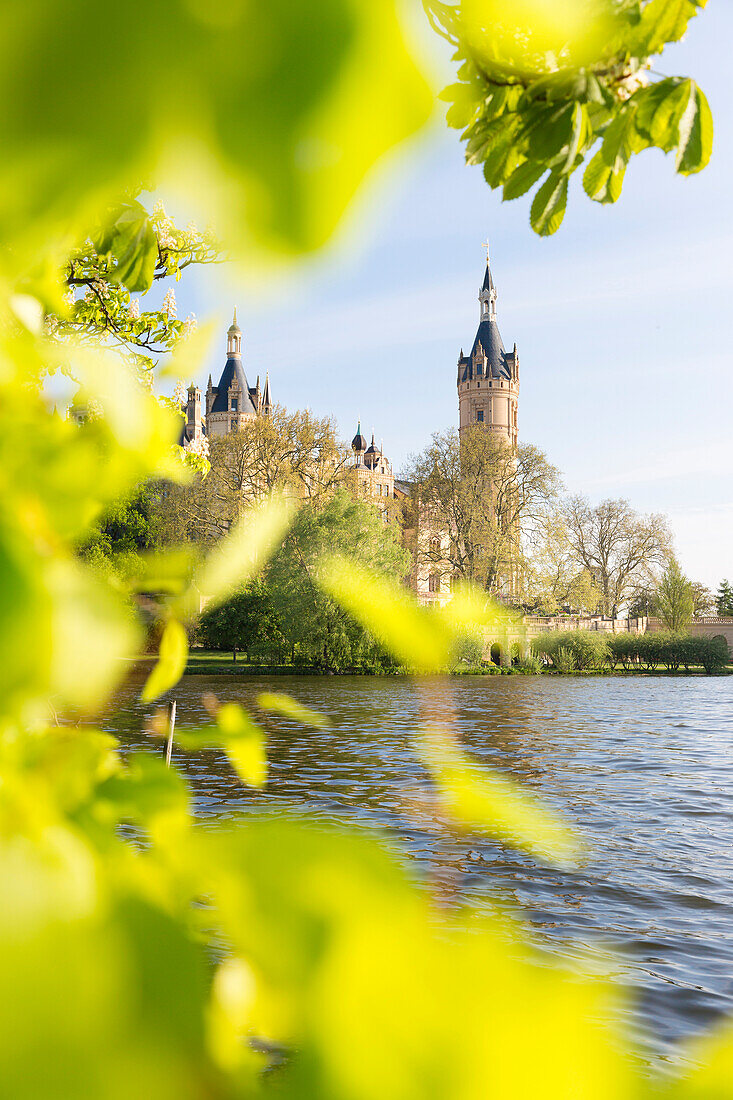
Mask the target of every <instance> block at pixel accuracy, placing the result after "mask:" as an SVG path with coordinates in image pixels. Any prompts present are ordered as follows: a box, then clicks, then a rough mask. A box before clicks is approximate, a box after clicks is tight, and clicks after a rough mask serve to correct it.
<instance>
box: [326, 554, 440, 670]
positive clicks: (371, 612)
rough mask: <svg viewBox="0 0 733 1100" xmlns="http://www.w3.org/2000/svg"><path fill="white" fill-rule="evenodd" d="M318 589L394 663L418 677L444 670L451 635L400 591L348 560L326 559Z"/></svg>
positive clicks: (335, 557)
mask: <svg viewBox="0 0 733 1100" xmlns="http://www.w3.org/2000/svg"><path fill="white" fill-rule="evenodd" d="M318 583H319V584H320V585H321V587H322V588H323V589H324V590H325V591H326V592H328V594H329V595H330V596H332V597H333V598H334V599H335V600H336V601H337V602H338V603H340V604H341V606H342V607H344V608H345V609H346V610H347V611H348V612H349V613H350V614H351V615H353V616H354V618H355V619H356V620H357V621H358V622H360V623H361V624H362V626H364V627H365V628H366V629H367V630H368V631H370V632H371V633H372V634H373V635H374V637H376V638H379V640H380V641H381V642H382V644H383V645H384V646H385V647H386V648H387V649H388V650H389V651H390V652H391V653H392V654H394V656H395V657H397V658H398V659H399V660H401V661H404V663H405V664H406V665H409V666H410V667H413V668H415V669H417V670H418V671H420V672H438V671H440V670H441V669H443V668H445V667H446V664H447V662H448V657H449V653H450V635H449V634H448V632H447V631H446V630H445V629H444V628H441V625H440V623H439V622H438V620H437V619H433V618H431V617H430V616H429V615H428V614H427V612H426V611H424V610H423V609H422V608H420V607H418V606H417V604H416V603H415V600H414V599H413V597H412V596H411V595H410V594H409V593H408V592H406V591H405V589H404V588H403V587H402V586H401V585H399V584H396V583H394V582H392V581H388V580H386V579H384V578H382V577H379V576H375V574H373V573H372V572H370V571H369V570H368V569H365V568H364V567H363V566H361V565H357V564H356V563H355V562H353V561H349V560H348V559H347V558H344V557H338V556H333V557H331V558H326V559H325V560H324V561H323V563H322V566H321V569H320V570H319V576H318Z"/></svg>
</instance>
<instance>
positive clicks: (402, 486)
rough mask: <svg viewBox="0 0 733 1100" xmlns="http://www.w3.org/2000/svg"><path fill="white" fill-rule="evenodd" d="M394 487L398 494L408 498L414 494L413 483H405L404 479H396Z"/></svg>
mask: <svg viewBox="0 0 733 1100" xmlns="http://www.w3.org/2000/svg"><path fill="white" fill-rule="evenodd" d="M394 487H395V489H396V490H397V492H398V493H403V494H404V495H405V496H406V497H409V496H410V495H411V493H412V482H411V481H403V480H402V478H399V477H396V478H395V479H394Z"/></svg>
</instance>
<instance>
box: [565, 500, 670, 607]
mask: <svg viewBox="0 0 733 1100" xmlns="http://www.w3.org/2000/svg"><path fill="white" fill-rule="evenodd" d="M564 514H565V520H566V523H567V526H568V531H569V533H570V540H571V545H572V549H573V554H574V555H575V558H576V560H577V562H578V564H579V565H580V566H582V567H583V568H584V569H587V570H588V572H589V573H590V575H591V577H592V580H593V583H594V585H595V586H596V588H597V589H598V591H599V592H600V594H601V607H602V610H603V612H604V614H606V615H611V616H613V617H614V618H615V617H616V616H617V615H618V613H619V610H620V609H621V608H622V607H624V606H626V605H627V604H628V602H629V600H630V599H631V597H632V595H633V593H634V591H635V589H637V588H638V587H639V586H640V585H643V584H644V583H648V582H649V581H650V580H656V578H657V576H658V574H659V570H660V568H662V567H664V565H665V564H666V562H667V561H668V560H669V557H670V552H671V547H672V535H671V532H670V530H669V526H668V524H667V520H666V518H665V517H664V516H661V515H649V516H642V515H639V514H638V513H637V512H635V511H634V510H633V508H632V507H631V505H630V504H629V502H628V501H627V500H604V501H602V502H601V503H600V504H598V505H596V506H595V507H594V506H593V505H591V503H590V502H589V501H588V500H587V498H586V497H582V496H575V497H570V498H569V499H568V501H567V502H566V504H565V507H564Z"/></svg>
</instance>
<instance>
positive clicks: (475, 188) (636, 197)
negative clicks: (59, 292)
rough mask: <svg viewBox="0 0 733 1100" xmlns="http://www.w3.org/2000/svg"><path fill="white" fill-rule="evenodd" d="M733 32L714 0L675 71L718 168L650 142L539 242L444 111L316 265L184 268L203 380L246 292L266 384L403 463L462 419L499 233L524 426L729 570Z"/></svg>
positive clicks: (249, 341) (387, 170)
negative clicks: (696, 98) (205, 352)
mask: <svg viewBox="0 0 733 1100" xmlns="http://www.w3.org/2000/svg"><path fill="white" fill-rule="evenodd" d="M427 41H428V43H429V47H428V48H430V49H431V50H433V52H434V53H435V56H436V68H437V69H438V70H439V72H440V70H441V69H442V72H443V74H444V77H445V80H444V83H447V82H450V80H451V73H450V68H449V66H448V65H447V59H446V58H444V57H442V56H441V55H440V47H439V45H438V43H437V40H436V43H435V44H434V43H432V40H431V39H427ZM731 41H733V5H730V4H729V3H727V2H726V0H711V2H710V6H709V8H708V9H707V10H706V11H705V12H703V14H702V15H701V16H700V17H699V18H698V19H696V20H694V21H693V24H692V25H691V28H690V32H689V35H688V39H687V41H685V42H684V43H682V44H680V45H679V46H676V47H675V48H674V49H673V50H669V51H668V53H667V54H666V55H665V58H664V63H663V65H660V66H659V67H660V68H661V69H662V70H663V72H664V73H665V74H669V75H673V74H676V73H681V74H685V75H691V76H694V77H695V78H696V79H698V81H699V83H700V84H701V86H702V87H703V89H704V90H705V92H706V93H707V95H708V98H709V99H710V103H711V106H712V109H713V114H714V116H715V124H716V141H715V153H714V156H713V160H712V162H711V164H710V166H709V168H708V169H707V170H706V171H705V172H703V173H702V174H700V175H698V176H694V177H690V178H687V179H684V178H682V177H678V176H677V175H676V174H675V172H674V165H673V161H672V159H671V157H667V158H665V157H664V156H663V155H662V154H661V153H659V152H657V151H648V152H646V153H644V154H642V155H641V156H639V157H637V158H635V159H634V161H633V162H632V164H631V166H630V169H629V172H628V174H627V179H626V184H625V187H624V194H623V196H622V198H621V200H620V202H619V203H618V204H616V206H613V207H600V206H598V205H596V204H594V203H591V202H590V201H589V200H588V199H587V198H586V197H585V196H584V195H583V194H582V193H581V192H580V181H579V179H578V180H577V182H576V187H575V193H574V194H573V195H572V196H571V201H570V204H569V209H568V213H567V215H566V218H565V222H564V224H563V226H562V227H561V229H560V231H559V232H558V233H557V234H556V235H555V236H554V237H551V238H549V239H546V240H540V239H539V238H538V237H536V236H535V235H534V234H533V233H532V232H531V230H530V229H529V224H528V207H527V203H526V201H525V200H521V199H520V200H518V201H517V202H514V203H508V204H502V203H501V202H500V201H499V198H498V196H497V195H495V194H493V193H492V192H490V191H489V190H488V188H487V187H486V185H485V183H484V181H483V177H482V175H481V172H480V170H479V169H476V168H467V167H466V166H465V165H464V163H463V154H462V149H461V145H460V142H459V138H458V133H457V132H456V131H452V130H448V129H447V127H446V126H445V123H444V121H443V120H442V118H441V117H439V118H437V120H436V122H435V124H434V125H433V126H432V127H431V128H430V129H429V130H427V131H425V132H424V133H423V135H421V136H420V137H419V138H418V139H416V140H415V141H413V142H411V143H409V144H408V145H406V146H403V147H402V148H401V149H400V150H399V151H398V152H397V153H396V154H395V155H393V156H392V157H391V158H390V160H389V162H388V163H387V164H386V165H384V166H383V167H382V168H380V170H379V172H378V173H377V174H376V179H375V181H374V182H373V183H372V185H371V187H369V188H368V189H367V191H366V193H365V195H364V196H362V197H361V199H360V200H359V202H358V203H357V204H356V206H355V208H354V210H353V212H352V214H351V217H350V218H349V220H348V223H347V225H346V226H345V229H344V232H343V233H342V235H341V238H340V239H339V241H337V242H336V243H335V245H334V247H333V248H332V249H331V250H330V251H329V252H328V253H327V254H326V255H325V256H321V257H319V258H318V260H317V261H310V262H308V263H304V264H300V265H298V266H297V267H296V268H294V269H291V270H289V271H288V272H287V273H285V274H283V275H281V276H279V277H278V278H277V279H276V280H274V281H270V282H269V283H268V284H267V286H263V287H258V288H257V289H256V290H254V291H253V289H252V286H251V285H250V284H248V283H246V282H245V281H244V279H243V277H242V275H241V273H240V272H238V271H237V269H236V268H235V267H234V266H233V265H231V266H230V265H226V266H225V267H218V268H216V269H215V270H214V271H206V272H204V273H195V274H193V275H189V273H187V275H186V277H185V278H184V280H183V281H182V282H181V284H180V285H179V287H177V294H178V301H179V316H181V317H183V316H185V315H186V313H187V312H189V311H193V312H195V313H196V315H197V317H198V318H199V320H200V321H201V320H206V319H212V320H214V321H215V322H216V323H217V325H218V326H220V329H221V337H220V339H219V340H218V342H217V343H216V346H214V347H212V350H211V353H210V355H209V357H208V360H207V362H206V363H205V364H203V365H202V369H201V372H200V374H199V375H198V377H197V379H196V380H197V381H198V382H199V383H200V384H202V385H205V382H206V378H207V376H208V373H209V371H210V370H211V372H212V373H213V375H214V381H215V382H216V379H217V376H218V373H220V372H221V368H222V366H223V361H224V355H223V351H224V346H225V345H224V340H225V337H224V333H225V330H226V327H227V326H228V324H229V323H230V319H231V313H232V308H233V306H234V305H236V306H237V307H238V315H239V321H240V325H241V327H242V329H243V333H244V339H243V345H244V358H245V370H246V372H247V376H248V379H249V381H250V385H253V384H254V381H255V377H256V375H257V374H260V375H261V376H262V377H263V378H264V374H265V371H266V370H267V369H269V371H270V379H271V384H272V388H273V395H274V398H275V400H276V401H278V402H281V403H282V404H284V405H286V406H287V407H289V408H293V409H294V408H298V407H303V406H309V407H310V408H312V409H313V410H314V412H316V413H318V414H319V415H326V414H329V415H333V416H334V417H335V418H336V419H337V421H338V424H339V427H340V430H341V432H342V434H343V435H344V436H345V437H347V438H350V437H351V435H353V432H354V430H355V427H356V419H357V416H360V417H361V420H362V427H363V428H364V429H365V430H366V431H371V428H372V426H373V427H374V429H375V432H376V434H377V438H378V439H379V438H383V439H384V447H385V451H386V452H387V454H388V455H389V457H390V458H391V459H392V461H393V462H394V465H395V468H396V469H399V467H400V466H401V465H402V463H403V462H404V461H405V459H406V458H407V456H408V455H409V454H410V453H413V452H416V451H418V450H420V449H422V448H423V447H424V446H425V445H426V443H427V442H428V441H429V438H430V435H431V433H432V432H434V431H438V430H442V429H445V428H447V427H449V426H451V425H455V424H456V422H457V415H458V406H457V397H456V359H457V356H458V353H459V350H460V348H461V346H464V347H467V346H470V344H471V343H472V340H473V336H474V334H475V330H476V326H477V324H478V302H477V294H478V288H479V285H480V283H481V279H482V277H483V252H482V248H481V242H482V241H483V240H485V238H486V236H487V235H488V236H489V238H490V241H491V255H492V269H493V272H494V277H495V280H496V283H497V287H498V292H499V299H498V308H497V313H498V320H499V326H500V329H501V333H502V336H503V339H504V344H505V346H507V347H511V345H512V344H513V342H514V341H515V340H516V342H517V345H518V349H519V355H520V378H521V393H520V405H519V428H520V437H521V439H522V440H524V441H526V442H532V443H535V444H536V445H537V446H539V447H541V448H542V449H543V450H544V451H546V452H547V455H548V457H549V458H550V460H551V461H552V462H554V463H555V464H556V465H557V466H558V467H559V468H560V469H561V471H562V473H563V476H564V479H565V484H566V487H567V489H568V490H569V491H572V492H582V493H586V494H588V495H589V496H590V497H591V498H592V499H593V500H600V499H602V498H604V497H609V496H613V497H616V496H624V497H627V498H628V499H629V500H630V501H631V503H632V505H633V506H634V507H635V508H637V509H638V510H639V511H643V512H664V513H666V514H667V515H668V517H669V519H670V521H671V524H672V528H673V530H674V533H675V537H676V543H677V548H678V552H679V557H680V560H681V562H682V565H683V568H684V569H685V570H686V571H687V572H688V573H689V574H690V575H691V576H692V577H693V578H694V579H699V580H703V581H705V582H706V583H708V584H711V585H715V586H717V584H718V582H719V580H720V578H721V577H722V576H724V575H725V576H730V577H731V579H733V479H732V476H731V475H732V474H733V373H732V371H731V352H730V347H731V332H730V329H731V318H732V316H733V308H732V306H731V290H732V287H731V259H730V257H731V253H732V252H733V220H732V219H731V213H730V210H731V181H732V180H733V156H732V154H731V131H732V128H733V100H732V97H731V79H730V70H731V63H730V60H729V43H730V42H731ZM436 51H437V52H436ZM438 80H439V81H440V76H439V77H438ZM217 228H218V230H219V232H220V235H221V236H222V237H223V238H224V239H225V238H226V233H225V230H224V229H223V228H222V227H217Z"/></svg>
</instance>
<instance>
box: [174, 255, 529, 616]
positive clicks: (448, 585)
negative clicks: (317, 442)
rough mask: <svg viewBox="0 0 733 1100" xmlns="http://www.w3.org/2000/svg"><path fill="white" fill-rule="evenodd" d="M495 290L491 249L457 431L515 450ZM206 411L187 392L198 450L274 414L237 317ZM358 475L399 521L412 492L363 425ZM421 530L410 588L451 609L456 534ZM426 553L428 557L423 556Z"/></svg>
mask: <svg viewBox="0 0 733 1100" xmlns="http://www.w3.org/2000/svg"><path fill="white" fill-rule="evenodd" d="M496 299H497V292H496V286H495V283H494V278H493V275H492V272H491V265H490V262H489V256H488V250H487V256H486V269H485V272H484V278H483V283H482V284H481V287H480V288H479V293H478V301H479V324H478V329H477V330H476V335H475V337H474V340H473V344H472V345H471V351H470V353H469V354H468V355H464V353H463V349H461V353H460V355H459V357H458V378H457V390H458V425H459V431H460V432H461V433H463V432H465V431H466V429H467V428H468V427H469V426H470V425H475V424H480V425H482V426H483V427H484V428H485V430H486V431H488V432H491V433H492V434H494V435H495V436H496V437H497V438H498V439H499V440H501V441H502V442H504V443H506V444H507V445H508V446H510V447H516V446H517V444H518V439H519V428H518V410H519V355H518V352H517V345H516V344H514V346H513V349H512V351H510V352H507V351H506V350H505V348H504V344H503V341H502V338H501V333H500V332H499V326H498V323H497V319H496ZM205 399H206V400H205V407H203V406H202V394H201V390H200V389H199V388H198V387H197V386H194V385H191V386H189V388H188V395H187V402H186V405H185V406H184V407H183V411H184V412H185V417H186V423H185V427H184V429H183V433H182V439H181V443H182V444H184V445H186V444H188V445H189V446H198V445H200V443H201V441H202V440H205V439H212V438H215V437H218V436H225V435H228V434H230V433H231V432H238V431H241V430H242V428H243V427H244V425H245V423H246V422H247V421H248V420H251V419H253V418H254V417H258V416H269V415H270V413H271V412H272V409H273V402H272V393H271V389H270V378H269V373H268V374H266V375H265V384H264V386H263V387H260V379H259V376H258V377H257V381H256V383H255V385H254V386H250V385H249V383H248V381H247V376H246V374H245V371H244V365H243V362H242V332H241V329H240V328H239V325H238V324H237V312H236V310H235V311H234V319H233V321H232V324H231V325H230V327H229V329H228V331H227V358H226V362H225V364H224V369H223V371H222V374H221V377H220V378H219V382H218V384H217V385H216V386H214V385H213V382H212V378H211V375H209V382H208V385H207V387H206V393H205ZM351 451H352V460H351V463H352V469H353V473H354V475H355V483H356V486H357V491H358V492H359V494H360V495H361V496H364V497H367V498H369V499H370V500H371V501H372V502H373V503H374V504H376V505H377V506H378V507H379V508H380V509H381V511H382V513H383V514H384V518H385V522H386V521H387V520H389V519H391V518H393V517H395V516H396V515H397V513H398V512H399V507H398V506H399V504H400V503H401V502H404V501H405V499H406V498H407V497H409V496H411V492H412V486H411V485H409V484H408V483H407V482H405V481H401V480H400V479H399V478H395V475H394V470H393V468H392V463H391V462H390V460H389V458H388V457H387V455H386V454H385V453H384V449H383V447H382V446H381V445H380V446H377V444H376V441H375V436H374V432H373V431H372V434H371V442H369V443H367V440H366V437H365V436H364V435H363V434H362V430H361V421H359V422H358V424H357V429H356V434H355V435H354V437H353V439H352V440H351ZM418 516H419V519H418V521H417V526H418V530H416V531H412V532H410V533H409V534H410V541H411V542H412V543H413V544H414V546H415V556H416V562H415V565H414V569H413V574H412V587H413V589H414V591H415V592H416V594H417V597H418V599H419V601H420V602H421V603H423V604H428V603H431V604H441V605H442V604H445V603H447V602H448V601H449V600H450V598H451V589H452V582H453V578H452V569H451V566H450V562H449V548H450V539H451V535H450V532H449V531H444V530H439V529H437V528H436V527H435V526H434V525H433V524H431V522H430V519H429V517H428V516H427V515H425V514H424V510H421V509H419V508H418ZM421 550H422V551H428V552H423V553H421Z"/></svg>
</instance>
